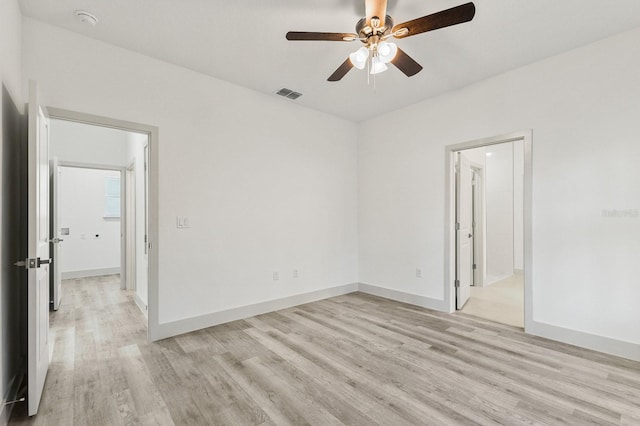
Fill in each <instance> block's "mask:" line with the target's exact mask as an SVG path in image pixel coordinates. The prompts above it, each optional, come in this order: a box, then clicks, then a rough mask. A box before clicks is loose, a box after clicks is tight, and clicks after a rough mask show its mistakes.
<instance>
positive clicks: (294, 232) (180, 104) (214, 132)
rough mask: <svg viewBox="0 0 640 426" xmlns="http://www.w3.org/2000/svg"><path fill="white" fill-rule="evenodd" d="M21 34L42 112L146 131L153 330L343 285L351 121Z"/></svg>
mask: <svg viewBox="0 0 640 426" xmlns="http://www.w3.org/2000/svg"><path fill="white" fill-rule="evenodd" d="M23 28H24V32H23V39H24V63H23V66H24V74H25V77H26V78H34V79H37V80H38V82H39V83H40V85H41V87H42V89H43V91H44V92H46V95H47V97H48V99H49V104H50V105H53V106H56V107H59V108H64V109H68V110H74V111H81V112H85V113H90V114H95V115H102V116H107V117H112V118H117V119H124V120H128V121H133V122H140V123H146V124H149V125H154V126H158V127H159V132H160V133H159V134H160V141H159V147H158V151H159V157H160V158H159V160H160V164H159V176H160V178H159V179H160V181H159V188H160V189H159V191H160V193H159V203H160V212H159V214H160V218H159V220H160V235H159V241H158V242H157V243H158V244H157V245H156V247H157V249H158V250H159V263H160V270H159V274H160V278H159V283H158V284H159V297H160V302H159V303H160V307H159V318H160V323H161V324H162V323H167V322H172V321H176V320H181V319H185V318H191V317H196V316H200V315H206V314H209V313H213V312H219V311H222V310H225V309H229V308H233V307H239V306H243V305H250V304H254V303H258V302H263V301H267V300H273V299H278V298H284V297H288V296H291V295H294V294H301V293H306V292H312V291H316V290H321V289H327V288H331V287H334V286H338V285H344V284H348V283H354V282H357V280H358V273H357V172H356V170H357V142H356V138H357V133H356V125H354V124H353V123H350V122H348V121H346V120H342V119H340V118H336V117H333V116H330V115H326V114H323V113H319V112H317V111H313V110H310V109H306V108H300V107H299V106H296V105H295V104H293V103H291V101H289V100H285V99H279V98H275V97H272V96H268V95H264V94H260V93H257V92H254V91H251V90H249V89H244V88H241V87H238V86H235V85H233V84H230V83H226V82H223V81H220V80H216V79H214V78H210V77H207V76H204V75H201V74H198V73H195V72H192V71H189V70H186V69H183V68H180V67H177V66H173V65H170V64H167V63H163V62H160V61H157V60H154V59H151V58H149V57H145V56H142V55H139V54H136V53H133V52H130V51H127V50H123V49H120V48H117V47H113V46H110V45H107V44H104V43H101V42H98V41H96V40H92V39H89V38H85V37H82V36H79V35H77V34H73V33H71V32H68V31H65V30H62V29H58V28H55V27H52V26H49V25H46V24H43V23H40V22H37V21H35V20H31V19H24V20H23ZM60 58H64V61H62V60H61V59H60ZM176 216H186V217H188V218H189V219H190V222H191V228H189V229H177V228H176ZM294 268H295V269H298V270H299V278H293V277H292V271H293V269H294ZM274 271H279V272H280V277H281V278H280V280H278V281H273V280H272V273H273V272H274Z"/></svg>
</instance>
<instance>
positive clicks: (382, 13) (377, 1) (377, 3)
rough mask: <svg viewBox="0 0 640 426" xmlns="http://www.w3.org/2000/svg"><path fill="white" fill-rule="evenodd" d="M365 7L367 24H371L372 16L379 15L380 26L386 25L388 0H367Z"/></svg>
mask: <svg viewBox="0 0 640 426" xmlns="http://www.w3.org/2000/svg"><path fill="white" fill-rule="evenodd" d="M364 8H365V11H366V12H365V13H366V17H367V25H371V18H373V17H374V16H377V17H378V18H380V26H381V27H382V26H384V21H385V17H386V16H387V0H365V2H364Z"/></svg>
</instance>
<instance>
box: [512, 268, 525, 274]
mask: <svg viewBox="0 0 640 426" xmlns="http://www.w3.org/2000/svg"><path fill="white" fill-rule="evenodd" d="M513 275H524V269H514V270H513Z"/></svg>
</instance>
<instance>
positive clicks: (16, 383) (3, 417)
mask: <svg viewBox="0 0 640 426" xmlns="http://www.w3.org/2000/svg"><path fill="white" fill-rule="evenodd" d="M24 377H25V376H24V373H22V372H20V373H18V374H16V375H15V376H13V377H12V378H11V380H10V381H9V385H8V386H7V389H8V390H7V392H6V393H5V395H4V397H3V398H2V407H1V411H0V426H6V425H7V424H8V423H9V418H10V417H11V412H12V411H13V407H15V405H16V404H9V405H5V403H6V402H7V401H14V400H16V399H18V392H19V391H20V386H21V385H22V381H23V379H24ZM18 404H19V403H18Z"/></svg>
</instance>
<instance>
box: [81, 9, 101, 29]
mask: <svg viewBox="0 0 640 426" xmlns="http://www.w3.org/2000/svg"><path fill="white" fill-rule="evenodd" d="M76 18H77V19H78V21H80V22H82V23H83V24H88V25H91V26H92V27H95V26H96V24H97V23H98V18H96V17H95V16H93V15H92V14H90V13H89V12H87V11H84V10H76Z"/></svg>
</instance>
